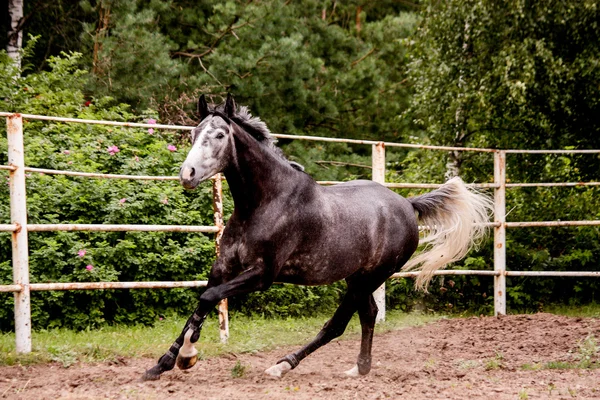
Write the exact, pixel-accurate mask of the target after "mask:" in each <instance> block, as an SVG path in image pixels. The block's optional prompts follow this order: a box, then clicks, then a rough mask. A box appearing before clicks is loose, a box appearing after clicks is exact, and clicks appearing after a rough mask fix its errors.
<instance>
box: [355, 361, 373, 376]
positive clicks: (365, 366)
mask: <svg viewBox="0 0 600 400" xmlns="http://www.w3.org/2000/svg"><path fill="white" fill-rule="evenodd" d="M357 364H358V373H359V374H361V375H367V374H368V373H369V372H370V371H371V359H368V360H358V362H357Z"/></svg>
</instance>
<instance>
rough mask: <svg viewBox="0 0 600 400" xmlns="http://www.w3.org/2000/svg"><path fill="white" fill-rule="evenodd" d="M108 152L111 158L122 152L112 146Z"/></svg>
mask: <svg viewBox="0 0 600 400" xmlns="http://www.w3.org/2000/svg"><path fill="white" fill-rule="evenodd" d="M107 151H108V153H109V154H110V155H111V156H114V155H115V154H117V153H118V152H120V151H121V150H119V148H118V147H117V146H110V147H109V148H108V149H107Z"/></svg>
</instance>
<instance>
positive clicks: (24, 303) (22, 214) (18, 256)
mask: <svg viewBox="0 0 600 400" xmlns="http://www.w3.org/2000/svg"><path fill="white" fill-rule="evenodd" d="M6 124H7V132H8V164H9V165H10V166H12V167H14V170H12V171H10V219H11V223H12V224H16V225H17V230H16V231H14V232H13V233H12V262H13V281H14V284H15V285H21V290H20V291H18V292H15V337H16V350H17V353H29V352H31V301H30V291H29V250H28V242H27V200H26V192H25V156H24V149H23V118H22V117H21V115H20V114H13V115H11V116H9V117H8V118H7V119H6Z"/></svg>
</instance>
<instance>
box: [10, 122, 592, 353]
mask: <svg viewBox="0 0 600 400" xmlns="http://www.w3.org/2000/svg"><path fill="white" fill-rule="evenodd" d="M0 117H6V119H7V127H8V132H7V135H8V139H9V140H8V144H9V149H8V150H9V165H0V170H4V171H8V172H9V174H10V182H9V183H10V187H11V190H10V202H11V204H10V206H11V223H10V224H0V231H3V232H12V243H13V271H14V274H13V276H14V282H13V284H12V285H0V292H12V293H14V295H15V333H16V350H17V352H18V353H27V352H30V351H31V315H30V312H31V311H30V300H29V297H30V292H32V291H46V290H113V289H158V288H163V289H164V288H197V287H205V286H206V285H207V281H177V282H175V281H172V282H171V281H166V282H49V283H30V282H29V267H28V233H29V232H49V231H103V232H109V231H113V232H119V231H120V232H122V231H138V232H201V233H214V234H215V243H216V251H217V254H218V252H219V248H220V246H219V242H220V237H221V235H222V233H223V227H224V224H223V219H222V217H223V209H222V189H221V176H220V175H219V176H215V177H213V178H212V179H213V206H214V211H215V225H214V226H181V225H113V224H68V223H66V224H28V223H27V220H26V215H27V213H26V199H25V183H26V182H25V180H26V177H27V176H29V175H25V174H26V173H29V174H31V173H35V174H48V175H63V176H70V177H80V178H98V179H130V180H153V181H177V180H178V177H176V176H144V175H121V174H104V173H95V172H79V171H64V170H53V169H46V168H33V167H27V166H25V165H24V148H23V119H27V120H39V121H52V122H58V123H80V124H88V125H89V124H94V125H109V126H119V127H124V128H154V129H169V130H183V131H191V130H192V129H194V127H190V126H180V125H161V124H147V123H135V122H120V121H101V120H88V119H76V118H65V117H52V116H43V115H33V114H17V113H9V112H0ZM273 136H275V137H276V138H281V139H293V140H307V141H320V142H329V143H348V144H357V145H371V146H372V154H373V156H372V170H373V180H374V181H376V182H379V183H381V184H382V185H385V186H386V187H388V188H391V189H437V188H439V187H440V186H441V185H442V184H438V183H392V182H385V148H386V147H390V148H408V149H425V150H434V151H468V152H479V153H490V154H492V155H493V157H494V181H493V182H488V183H470V184H468V186H470V187H472V188H476V189H484V190H485V189H492V190H493V191H494V207H495V209H494V221H493V222H490V223H487V224H486V225H487V226H489V227H492V228H493V229H494V270H492V271H490V270H441V271H436V272H435V273H434V275H436V276H448V275H479V276H491V277H493V278H494V313H495V314H505V313H506V277H509V276H513V277H518V276H521V277H522V276H532V277H600V271H599V272H596V271H510V270H507V269H506V229H508V228H511V229H512V228H526V227H531V228H535V227H571V226H600V221H596V220H591V221H590V220H584V221H560V220H559V221H524V222H507V221H506V206H505V202H506V193H505V192H506V189H511V188H535V187H597V186H600V182H541V183H526V182H524V183H509V182H508V181H507V179H506V155H507V154H600V149H598V150H596V149H589V150H587V149H580V150H577V149H572V150H568V149H567V150H561V149H557V150H520V149H506V150H500V149H486V148H475V147H473V148H468V147H452V146H434V145H421V144H412V143H393V142H378V141H372V140H357V139H343V138H329V137H319V136H296V135H284V134H274V135H273ZM318 183H319V184H321V185H335V184H339V183H342V182H338V181H319V182H318ZM420 228H421V229H427V227H420ZM418 274H419V272H398V273H395V274H393V275H392V276H391V278H394V279H399V278H414V277H416V276H417V275H418ZM375 297H376V301H377V303H378V307H379V309H380V311H383V312H380V313H379V314H378V317H377V318H378V320H382V319H384V318H385V309H384V307H385V285H383V286H382V287H381V288H380V289H378V290H377V291H376V293H375ZM219 322H220V323H219V325H220V327H221V340H222V341H226V340H227V337H228V335H229V332H228V317H227V302H226V299H225V300H224V301H223V302H221V303H220V304H219Z"/></svg>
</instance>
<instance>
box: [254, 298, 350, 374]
mask: <svg viewBox="0 0 600 400" xmlns="http://www.w3.org/2000/svg"><path fill="white" fill-rule="evenodd" d="M356 304H357V302H356V297H355V293H354V292H353V291H351V290H348V292H347V293H346V295H345V296H344V299H343V300H342V303H341V304H340V305H339V307H338V309H337V310H336V311H335V314H333V317H331V319H330V320H329V321H327V322H326V323H325V325H324V326H323V328H322V329H321V331H320V332H319V333H318V334H317V336H316V337H315V338H314V339H313V341H312V342H310V343H309V344H307V345H306V346H304V347H302V348H301V349H300V350H298V351H296V352H295V353H291V354H288V355H287V356H285V357H284V358H282V359H281V360H279V361H278V362H277V364H275V365H273V366H272V367H270V368H268V369H267V370H265V374H267V375H269V376H270V377H273V378H281V377H282V376H283V375H285V374H287V373H288V372H289V371H290V370H292V369H294V368H296V367H297V366H298V364H299V363H300V361H302V360H303V359H304V358H306V357H307V356H308V355H309V354H311V353H312V352H314V351H315V350H317V349H318V348H319V347H321V346H323V345H325V344H327V343H329V342H330V341H332V340H333V339H335V338H337V337H339V336H341V335H342V334H343V333H344V331H345V330H346V326H348V322H350V319H351V318H352V315H353V314H354V313H355V312H356Z"/></svg>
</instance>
